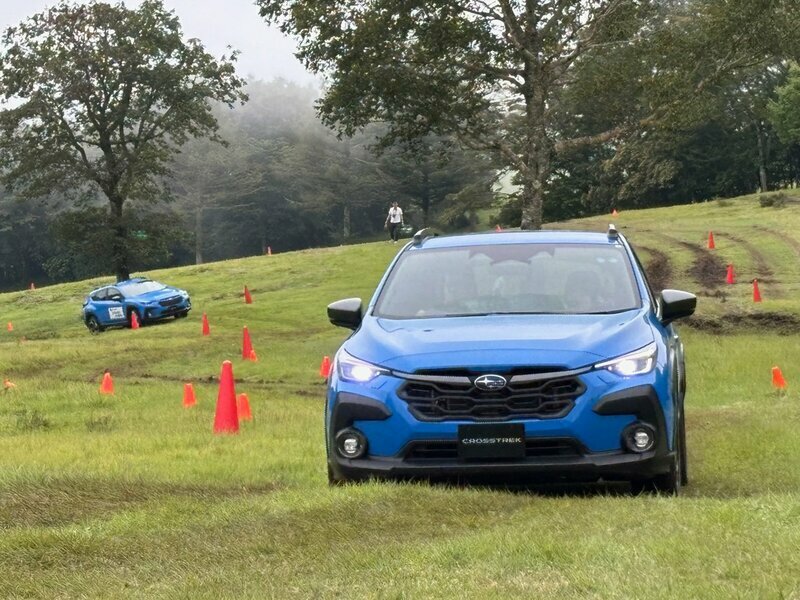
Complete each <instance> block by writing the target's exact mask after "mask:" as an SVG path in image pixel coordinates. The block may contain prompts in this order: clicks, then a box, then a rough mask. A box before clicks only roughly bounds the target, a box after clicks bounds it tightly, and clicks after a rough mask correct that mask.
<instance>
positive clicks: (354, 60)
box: [257, 0, 796, 228]
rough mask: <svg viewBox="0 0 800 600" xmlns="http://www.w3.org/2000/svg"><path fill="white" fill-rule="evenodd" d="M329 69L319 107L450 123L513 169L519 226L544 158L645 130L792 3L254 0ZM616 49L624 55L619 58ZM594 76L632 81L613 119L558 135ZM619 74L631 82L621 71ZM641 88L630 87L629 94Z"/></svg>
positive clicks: (763, 42) (409, 134) (540, 194)
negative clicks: (580, 87) (569, 99)
mask: <svg viewBox="0 0 800 600" xmlns="http://www.w3.org/2000/svg"><path fill="white" fill-rule="evenodd" d="M257 4H259V6H260V9H261V14H262V16H264V17H265V18H266V19H267V21H269V22H272V23H278V24H279V25H280V26H281V28H282V30H283V31H284V32H286V33H289V34H292V35H295V36H297V37H298V38H299V40H300V47H299V52H298V56H299V58H300V59H301V60H302V61H303V62H304V63H305V64H306V65H307V66H308V67H309V68H310V69H312V70H314V71H317V72H323V73H325V74H327V75H328V76H329V87H328V89H327V92H326V94H325V97H324V98H323V99H322V101H321V103H320V105H319V108H320V113H321V115H322V117H323V119H324V120H325V122H326V123H328V124H330V125H334V126H337V127H338V128H340V129H341V130H342V131H343V132H344V133H346V134H351V133H352V132H353V131H355V130H357V129H359V128H361V127H363V126H364V125H365V124H367V123H369V122H371V121H385V122H388V123H389V124H390V129H389V133H388V135H387V136H386V141H387V142H391V141H393V140H394V139H397V138H400V139H411V138H415V137H421V136H424V135H427V134H430V133H439V134H443V133H448V132H455V133H456V134H457V135H458V136H459V138H460V140H461V141H462V142H463V143H464V144H466V145H467V146H469V147H471V148H475V149H491V150H494V151H495V152H496V153H498V154H499V155H500V156H501V157H502V158H503V160H504V162H505V164H506V166H507V167H508V168H510V169H512V170H514V171H516V172H517V173H518V174H519V180H520V183H521V186H522V211H521V221H522V227H524V228H539V227H540V226H541V223H542V208H543V200H544V196H545V191H546V188H547V187H548V185H549V184H550V181H551V176H552V174H553V161H554V157H555V156H557V155H558V154H559V153H563V152H569V151H571V150H574V149H575V147H577V146H581V145H588V144H604V143H608V142H611V141H613V140H617V139H619V138H621V137H624V136H625V135H629V134H631V133H633V132H637V131H641V130H642V129H644V128H647V127H651V126H653V125H654V124H655V123H657V122H659V121H660V120H662V119H665V118H668V117H669V116H670V115H672V114H674V113H675V110H676V107H677V106H679V105H680V104H682V103H685V102H686V101H688V99H689V98H691V97H692V96H694V95H696V94H698V93H700V92H702V91H703V90H704V89H705V88H707V87H709V86H710V85H712V84H713V82H714V81H716V80H717V78H718V77H719V76H721V75H722V74H724V73H726V72H728V71H730V70H732V69H735V68H739V67H742V66H745V65H749V66H752V65H753V64H754V63H755V64H757V63H758V62H759V61H761V60H763V58H764V57H765V56H767V55H771V53H772V52H773V48H772V46H774V45H777V44H778V42H779V41H782V40H783V38H784V32H786V31H790V30H792V29H793V28H792V25H791V21H792V17H791V15H792V14H794V13H793V10H792V7H794V6H795V4H796V0H758V1H755V2H754V1H753V0H671V1H667V2H665V1H660V2H659V1H656V0H433V1H430V0H426V1H425V2H422V1H419V0H374V1H372V2H361V1H359V0H330V1H325V2H322V1H320V0H257ZM618 56H622V57H624V59H625V60H623V61H618V60H616V57H618ZM587 72H593V73H594V76H595V77H598V78H599V79H598V84H599V85H603V84H608V82H614V81H617V80H625V79H630V81H632V82H633V83H634V85H635V86H637V87H638V88H641V89H645V88H649V87H652V90H651V91H650V92H649V93H648V94H647V96H646V97H643V95H642V94H640V93H637V94H635V95H632V96H630V97H628V98H627V102H625V103H624V104H623V105H621V106H616V107H614V108H616V109H617V110H616V111H615V114H614V119H613V121H612V122H611V123H610V127H607V128H604V129H600V130H592V131H590V132H589V133H588V134H587V135H583V136H578V137H571V136H568V135H564V133H563V131H562V129H560V128H559V125H560V124H562V123H565V122H569V121H570V120H580V119H582V118H584V117H585V115H580V114H565V112H564V108H565V107H564V105H563V103H562V99H563V98H564V97H565V95H567V94H568V93H569V91H570V89H571V88H572V87H573V86H575V85H576V83H579V82H580V81H581V75H582V74H585V73H587ZM620 74H623V75H626V76H627V75H631V76H632V77H620ZM637 91H639V90H637Z"/></svg>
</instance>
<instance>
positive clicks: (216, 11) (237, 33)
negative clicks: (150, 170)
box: [0, 0, 315, 84]
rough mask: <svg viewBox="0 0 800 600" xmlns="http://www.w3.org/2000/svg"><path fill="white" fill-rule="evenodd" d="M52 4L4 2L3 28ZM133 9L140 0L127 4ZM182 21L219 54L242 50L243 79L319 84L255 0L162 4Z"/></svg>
mask: <svg viewBox="0 0 800 600" xmlns="http://www.w3.org/2000/svg"><path fill="white" fill-rule="evenodd" d="M54 3H55V2H54V0H0V28H2V29H3V30H5V29H6V27H8V26H9V25H15V24H17V23H18V22H19V21H21V20H22V19H24V18H25V17H26V16H28V15H31V14H33V13H36V12H39V11H41V10H42V9H43V8H45V7H46V6H50V5H52V4H54ZM125 4H126V5H128V6H130V7H134V6H136V5H138V4H139V1H138V0H125ZM164 6H166V7H167V8H169V9H172V10H174V11H175V12H176V13H177V15H178V17H179V18H180V21H181V25H182V26H183V30H184V33H185V34H186V36H187V37H196V38H199V39H200V40H201V41H202V42H203V44H204V45H205V47H206V49H207V50H209V51H210V52H211V53H212V54H214V55H216V56H219V55H220V54H222V53H224V52H225V51H226V49H225V47H226V46H228V45H230V46H232V47H234V48H236V49H237V50H240V51H241V53H242V54H241V56H240V57H239V63H238V70H239V74H240V75H243V76H250V75H252V76H254V77H256V78H259V79H265V80H270V79H274V78H275V77H283V78H284V79H289V80H292V81H295V82H297V83H301V84H306V83H313V82H314V81H315V78H314V76H312V75H311V74H310V73H308V72H307V71H306V70H305V69H304V68H303V65H301V64H300V63H299V62H298V61H297V59H296V58H295V57H294V56H293V52H294V49H295V44H294V41H293V40H292V39H290V38H287V37H284V36H283V34H281V32H280V31H278V30H277V29H275V28H271V27H267V25H266V23H265V22H264V20H263V19H262V18H261V17H259V16H258V10H257V9H256V7H255V5H254V4H253V0H164Z"/></svg>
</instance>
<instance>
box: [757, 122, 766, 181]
mask: <svg viewBox="0 0 800 600" xmlns="http://www.w3.org/2000/svg"><path fill="white" fill-rule="evenodd" d="M756 134H757V138H758V183H759V185H760V186H761V192H762V193H764V192H766V191H768V190H769V187H768V183H769V182H768V181H767V162H768V161H769V142H768V141H767V140H766V139H765V138H766V134H765V133H764V128H763V127H762V126H761V124H760V123H756Z"/></svg>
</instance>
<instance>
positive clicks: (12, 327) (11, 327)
mask: <svg viewBox="0 0 800 600" xmlns="http://www.w3.org/2000/svg"><path fill="white" fill-rule="evenodd" d="M6 329H8V330H9V331H14V325H13V324H12V323H11V321H9V322H8V325H6Z"/></svg>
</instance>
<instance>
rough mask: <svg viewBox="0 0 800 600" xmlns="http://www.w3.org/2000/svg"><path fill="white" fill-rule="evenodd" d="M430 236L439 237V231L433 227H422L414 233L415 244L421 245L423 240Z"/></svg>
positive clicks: (413, 241)
mask: <svg viewBox="0 0 800 600" xmlns="http://www.w3.org/2000/svg"><path fill="white" fill-rule="evenodd" d="M429 237H439V232H438V231H436V230H434V229H433V227H426V228H424V229H420V230H419V231H418V232H417V233H415V234H414V237H413V239H412V243H413V244H414V245H415V246H420V245H422V242H424V241H425V240H426V239H428V238H429Z"/></svg>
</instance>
